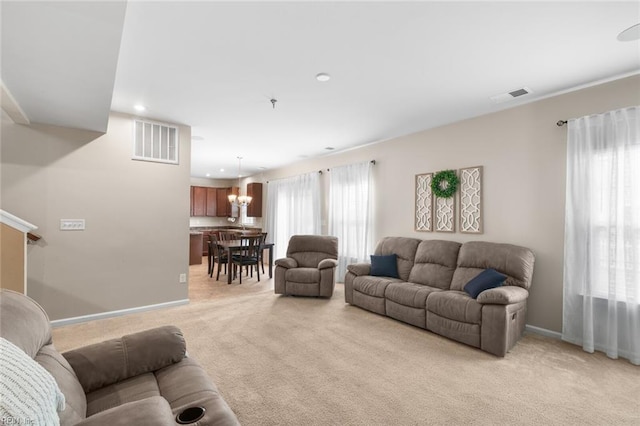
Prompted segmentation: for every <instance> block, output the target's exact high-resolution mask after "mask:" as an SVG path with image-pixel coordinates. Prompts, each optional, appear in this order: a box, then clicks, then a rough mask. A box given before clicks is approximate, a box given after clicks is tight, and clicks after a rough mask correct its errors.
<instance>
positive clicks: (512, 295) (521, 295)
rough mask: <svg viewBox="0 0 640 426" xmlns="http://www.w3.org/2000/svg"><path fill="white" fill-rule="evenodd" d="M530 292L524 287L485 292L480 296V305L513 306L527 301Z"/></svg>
mask: <svg viewBox="0 0 640 426" xmlns="http://www.w3.org/2000/svg"><path fill="white" fill-rule="evenodd" d="M528 297H529V292H528V291H527V290H525V289H524V288H522V287H517V286H513V285H507V286H502V287H496V288H492V289H489V290H485V291H483V292H482V293H480V294H479V295H478V298H477V299H476V300H477V302H478V303H481V304H483V305H511V304H513V303H520V302H524V301H525V300H527V298H528Z"/></svg>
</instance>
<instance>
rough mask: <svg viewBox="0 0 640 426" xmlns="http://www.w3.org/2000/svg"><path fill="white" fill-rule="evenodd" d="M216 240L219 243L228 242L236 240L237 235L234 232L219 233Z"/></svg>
mask: <svg viewBox="0 0 640 426" xmlns="http://www.w3.org/2000/svg"><path fill="white" fill-rule="evenodd" d="M218 239H219V240H220V241H229V240H235V239H237V235H236V234H235V233H234V232H219V233H218Z"/></svg>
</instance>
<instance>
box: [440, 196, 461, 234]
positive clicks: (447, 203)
mask: <svg viewBox="0 0 640 426" xmlns="http://www.w3.org/2000/svg"><path fill="white" fill-rule="evenodd" d="M435 206H436V207H435V225H436V231H438V232H456V220H455V217H456V197H450V198H439V197H436V202H435Z"/></svg>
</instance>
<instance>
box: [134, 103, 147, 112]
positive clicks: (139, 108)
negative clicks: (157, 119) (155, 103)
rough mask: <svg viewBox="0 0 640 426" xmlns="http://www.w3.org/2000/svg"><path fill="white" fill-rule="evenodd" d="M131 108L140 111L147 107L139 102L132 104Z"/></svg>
mask: <svg viewBox="0 0 640 426" xmlns="http://www.w3.org/2000/svg"><path fill="white" fill-rule="evenodd" d="M133 109H135V110H136V111H138V112H142V111H144V110H146V109H147V108H145V106H144V105H140V104H138V105H134V106H133Z"/></svg>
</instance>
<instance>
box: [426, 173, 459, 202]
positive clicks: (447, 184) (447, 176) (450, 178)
mask: <svg viewBox="0 0 640 426" xmlns="http://www.w3.org/2000/svg"><path fill="white" fill-rule="evenodd" d="M458 183H460V180H459V179H458V175H456V172H455V171H454V170H443V171H441V172H438V173H436V174H435V176H434V177H433V179H432V180H431V191H433V194H434V195H435V196H436V197H438V198H451V197H453V194H455V193H456V190H457V189H458Z"/></svg>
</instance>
